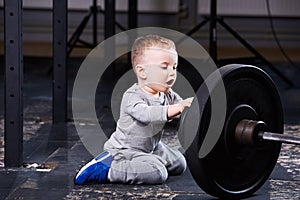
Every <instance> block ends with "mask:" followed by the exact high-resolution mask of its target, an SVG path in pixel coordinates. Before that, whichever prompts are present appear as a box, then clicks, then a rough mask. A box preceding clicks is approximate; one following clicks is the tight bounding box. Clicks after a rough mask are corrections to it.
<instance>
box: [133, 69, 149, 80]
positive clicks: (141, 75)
mask: <svg viewBox="0 0 300 200" xmlns="http://www.w3.org/2000/svg"><path fill="white" fill-rule="evenodd" d="M135 72H136V74H137V76H138V77H139V78H140V79H143V80H145V79H146V78H147V76H146V72H145V68H144V66H142V65H136V66H135Z"/></svg>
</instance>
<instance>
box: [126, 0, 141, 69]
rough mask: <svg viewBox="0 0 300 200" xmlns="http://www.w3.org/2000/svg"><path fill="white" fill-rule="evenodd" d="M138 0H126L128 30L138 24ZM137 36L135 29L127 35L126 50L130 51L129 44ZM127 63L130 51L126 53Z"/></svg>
mask: <svg viewBox="0 0 300 200" xmlns="http://www.w3.org/2000/svg"><path fill="white" fill-rule="evenodd" d="M137 15H138V1H137V0H128V22H127V23H128V30H129V29H134V28H137V26H138V17H137ZM136 37H137V33H136V31H135V32H134V33H132V34H130V35H129V41H128V50H129V52H130V50H131V46H132V44H133V42H134V40H135V39H136ZM128 63H131V53H130V54H128Z"/></svg>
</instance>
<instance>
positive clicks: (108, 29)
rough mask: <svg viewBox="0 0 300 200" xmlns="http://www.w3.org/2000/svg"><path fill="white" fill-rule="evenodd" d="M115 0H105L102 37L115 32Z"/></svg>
mask: <svg viewBox="0 0 300 200" xmlns="http://www.w3.org/2000/svg"><path fill="white" fill-rule="evenodd" d="M115 5H116V2H115V0H105V11H104V14H105V16H104V18H105V19H104V38H105V39H107V38H109V37H111V36H113V35H114V34H115V32H116V28H115V21H116V11H115Z"/></svg>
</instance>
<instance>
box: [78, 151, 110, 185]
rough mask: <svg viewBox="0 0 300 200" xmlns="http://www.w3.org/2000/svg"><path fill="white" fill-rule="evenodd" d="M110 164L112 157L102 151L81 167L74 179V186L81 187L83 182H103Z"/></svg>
mask: <svg viewBox="0 0 300 200" xmlns="http://www.w3.org/2000/svg"><path fill="white" fill-rule="evenodd" d="M111 162H112V156H111V155H110V153H109V152H108V151H104V152H102V153H101V154H99V155H98V156H97V157H96V158H94V159H93V160H91V161H90V162H89V163H87V164H86V165H85V166H83V167H82V168H81V169H80V170H79V172H78V173H77V175H76V177H75V180H74V182H75V184H77V185H82V184H83V183H85V182H100V183H101V182H102V183H103V182H105V181H106V180H107V174H108V171H109V169H110V165H111Z"/></svg>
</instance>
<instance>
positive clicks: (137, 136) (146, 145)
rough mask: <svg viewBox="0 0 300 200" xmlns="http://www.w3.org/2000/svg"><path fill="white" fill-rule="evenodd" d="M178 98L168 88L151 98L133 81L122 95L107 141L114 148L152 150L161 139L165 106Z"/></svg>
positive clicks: (177, 100) (165, 113)
mask: <svg viewBox="0 0 300 200" xmlns="http://www.w3.org/2000/svg"><path fill="white" fill-rule="evenodd" d="M181 100H182V98H181V97H180V96H179V95H178V94H177V93H175V92H174V91H173V90H172V89H169V91H168V93H163V92H161V93H160V95H159V97H154V96H151V95H149V94H147V93H145V92H143V91H142V90H141V89H140V88H139V87H138V85H137V84H134V85H133V86H131V87H130V88H129V89H128V90H127V91H126V92H125V93H124V95H123V98H122V102H121V108H120V118H119V120H118V122H117V127H116V131H115V132H114V133H113V134H112V135H111V137H110V139H109V140H108V141H109V142H110V144H111V145H112V146H114V147H115V148H118V149H124V148H126V149H135V150H140V151H143V152H146V153H150V152H152V151H153V150H154V149H155V147H156V146H157V144H158V142H159V141H160V139H161V136H162V134H163V132H164V130H163V128H164V126H165V123H167V122H168V118H167V109H168V105H172V104H175V103H178V102H179V101H181Z"/></svg>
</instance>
